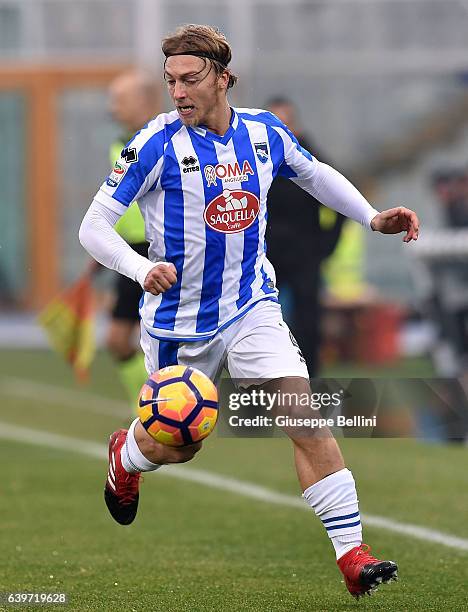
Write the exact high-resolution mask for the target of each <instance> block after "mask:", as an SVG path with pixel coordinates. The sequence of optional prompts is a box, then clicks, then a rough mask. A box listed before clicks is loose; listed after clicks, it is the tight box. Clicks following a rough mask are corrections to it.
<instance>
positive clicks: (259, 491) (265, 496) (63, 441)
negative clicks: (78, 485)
mask: <svg viewBox="0 0 468 612" xmlns="http://www.w3.org/2000/svg"><path fill="white" fill-rule="evenodd" d="M0 438H3V439H5V440H12V441H15V442H24V443H26V444H37V445H39V446H46V447H48V448H54V449H57V450H63V451H67V452H70V451H72V452H76V453H80V454H82V455H86V456H87V457H93V458H95V459H107V448H106V447H105V446H104V445H103V444H98V443H97V442H90V441H88V440H79V439H78V438H69V437H67V436H62V435H59V434H54V433H51V432H48V431H39V430H36V429H29V428H27V427H19V426H17V425H10V424H9V423H5V422H1V421H0ZM158 475H164V476H169V477H171V478H179V479H180V480H188V481H189V482H196V483H199V484H201V485H204V486H207V487H212V488H215V489H221V490H223V491H229V492H231V493H234V494H236V495H242V496H243V497H250V498H252V499H256V500H259V501H263V502H268V503H271V504H276V505H278V506H287V507H291V508H298V509H299V510H306V511H308V512H311V509H310V508H309V506H307V504H306V503H305V502H304V501H303V500H302V499H301V498H300V497H299V496H298V497H295V496H293V495H287V494H284V493H278V492H276V491H273V490H272V489H267V488H266V487H262V486H260V485H256V484H253V483H249V482H246V481H243V480H237V479H236V478H231V477H229V476H224V475H221V474H219V475H218V474H214V473H212V472H207V471H205V470H198V469H194V468H189V467H186V466H176V465H171V466H166V467H165V468H164V469H163V470H160V471H158ZM361 517H362V520H363V521H364V523H366V525H369V526H371V527H379V528H381V529H385V530H387V531H392V532H394V533H398V534H401V535H406V536H410V537H412V538H415V539H416V540H422V541H424V542H432V543H436V544H442V545H443V546H446V547H448V548H455V549H457V550H464V551H465V550H466V551H468V540H467V539H464V538H459V537H457V536H453V535H449V534H446V533H443V532H441V531H437V530H435V529H429V528H428V527H421V526H420V525H413V524H411V523H400V522H399V521H394V520H392V519H388V518H385V517H382V516H375V515H371V514H361Z"/></svg>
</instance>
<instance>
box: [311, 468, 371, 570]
mask: <svg viewBox="0 0 468 612" xmlns="http://www.w3.org/2000/svg"><path fill="white" fill-rule="evenodd" d="M303 497H304V499H305V500H306V501H307V503H308V504H309V506H311V507H312V508H313V509H314V510H315V514H316V515H317V516H318V517H319V518H320V520H321V521H322V523H323V526H324V527H325V529H326V530H327V533H328V536H329V538H330V539H331V541H332V544H333V546H334V548H335V553H336V558H337V559H339V558H340V557H342V556H343V555H344V554H345V553H347V552H348V551H349V550H351V549H352V548H355V547H356V546H360V545H361V543H362V526H361V517H360V514H359V503H358V498H357V493H356V485H355V482H354V478H353V475H352V474H351V472H350V471H349V470H348V469H347V468H344V469H343V470H340V471H339V472H335V473H334V474H330V476H327V477H326V478H322V480H319V481H318V482H316V483H315V484H313V485H312V486H310V487H309V488H308V489H306V490H305V491H304V493H303Z"/></svg>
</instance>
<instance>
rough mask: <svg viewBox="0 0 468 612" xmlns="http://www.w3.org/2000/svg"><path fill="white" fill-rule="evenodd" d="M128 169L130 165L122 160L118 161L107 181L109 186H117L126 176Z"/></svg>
mask: <svg viewBox="0 0 468 612" xmlns="http://www.w3.org/2000/svg"><path fill="white" fill-rule="evenodd" d="M127 170H128V166H126V165H125V164H123V163H122V162H121V161H120V160H119V161H116V162H115V164H114V167H113V168H112V172H111V173H110V175H109V177H108V179H107V181H106V183H107V184H108V185H109V187H117V185H118V184H119V183H120V181H121V180H122V179H123V177H124V176H125V174H126V172H127Z"/></svg>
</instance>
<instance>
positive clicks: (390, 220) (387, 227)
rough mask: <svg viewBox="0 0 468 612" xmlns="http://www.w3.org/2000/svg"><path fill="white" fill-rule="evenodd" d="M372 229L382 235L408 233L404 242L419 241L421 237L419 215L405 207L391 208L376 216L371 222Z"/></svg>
mask: <svg viewBox="0 0 468 612" xmlns="http://www.w3.org/2000/svg"><path fill="white" fill-rule="evenodd" d="M371 228H372V229H373V230H374V231H376V232H382V234H399V233H400V232H406V234H405V236H404V238H403V242H410V241H411V240H417V239H418V236H419V219H418V215H417V214H416V213H415V212H414V211H412V210H410V209H409V208H405V207H404V206H398V207H397V208H389V209H388V210H384V211H382V212H381V213H379V214H378V215H376V216H375V217H374V218H373V219H372V221H371Z"/></svg>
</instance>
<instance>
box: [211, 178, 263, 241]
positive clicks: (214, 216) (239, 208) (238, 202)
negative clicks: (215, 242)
mask: <svg viewBox="0 0 468 612" xmlns="http://www.w3.org/2000/svg"><path fill="white" fill-rule="evenodd" d="M259 210H260V202H259V199H258V198H257V196H256V195H255V194H253V193H251V192H250V191H244V190H243V189H235V190H233V191H230V190H229V189H224V191H223V193H220V194H219V195H218V196H216V198H214V199H213V200H211V202H210V203H209V204H208V206H207V207H206V208H205V214H204V217H205V222H206V223H207V224H208V225H209V226H210V227H211V228H212V229H214V230H215V231H217V232H222V233H224V234H235V233H236V232H242V231H244V230H246V229H247V228H248V227H250V226H251V225H252V223H253V222H254V221H255V219H256V218H257V216H258V212H259Z"/></svg>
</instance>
